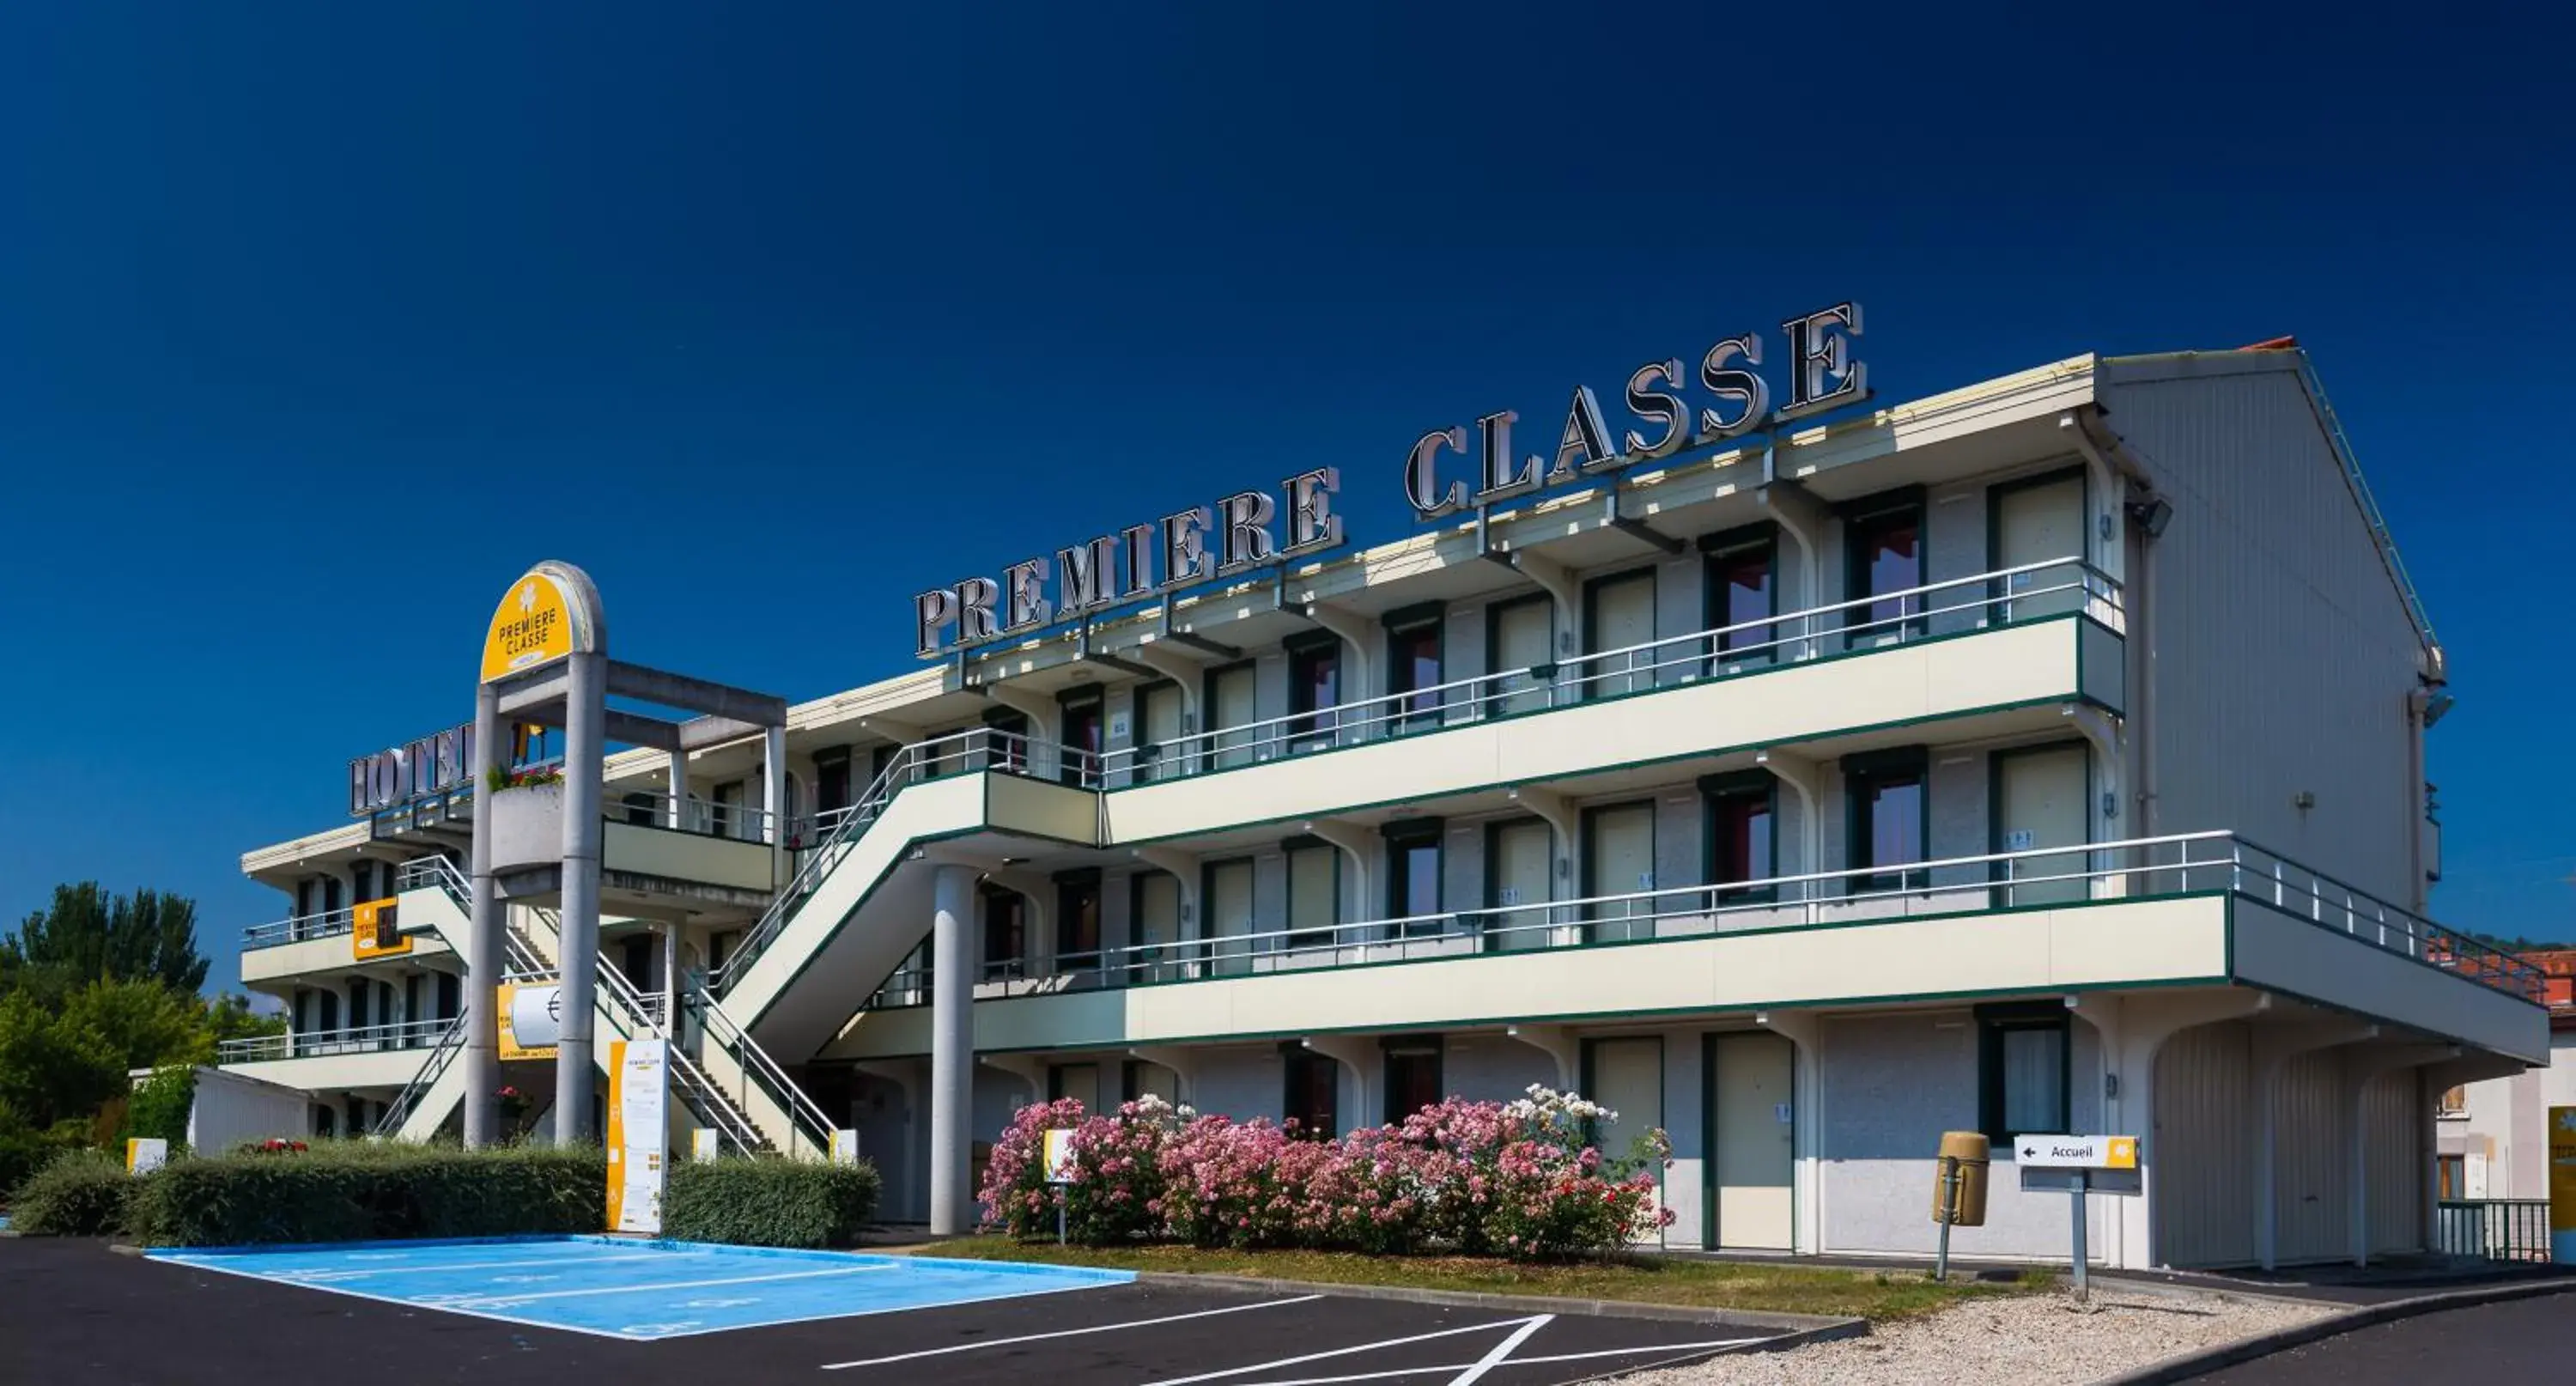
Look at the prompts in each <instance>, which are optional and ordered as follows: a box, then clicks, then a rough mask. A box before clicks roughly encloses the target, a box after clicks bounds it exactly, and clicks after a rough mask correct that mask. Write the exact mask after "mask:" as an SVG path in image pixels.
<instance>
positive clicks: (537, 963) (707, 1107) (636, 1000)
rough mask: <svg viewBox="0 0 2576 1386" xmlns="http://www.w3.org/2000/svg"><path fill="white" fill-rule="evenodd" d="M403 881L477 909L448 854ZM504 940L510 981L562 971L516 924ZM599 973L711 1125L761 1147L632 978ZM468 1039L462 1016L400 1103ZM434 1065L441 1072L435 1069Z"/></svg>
mask: <svg viewBox="0 0 2576 1386" xmlns="http://www.w3.org/2000/svg"><path fill="white" fill-rule="evenodd" d="M403 881H404V883H405V884H406V885H410V886H415V887H416V886H420V885H423V884H427V885H435V886H437V887H439V888H440V889H443V890H444V891H446V893H447V897H448V898H449V899H450V900H452V901H454V902H456V904H457V905H458V906H459V907H461V908H464V909H466V910H469V911H470V910H471V909H472V908H473V905H472V900H473V888H472V886H471V885H470V884H469V883H468V882H467V881H466V879H465V877H464V874H463V873H461V872H459V871H458V870H457V869H456V863H454V862H452V861H449V860H448V859H447V858H445V857H442V856H427V857H421V858H418V859H416V860H414V861H410V862H406V863H404V874H403ZM529 912H530V913H532V914H534V915H536V916H538V917H539V918H541V919H543V920H545V921H546V924H547V926H548V927H549V928H552V929H553V930H554V931H555V937H556V939H557V940H558V941H560V940H561V939H562V937H563V923H562V920H561V918H560V917H559V916H557V915H556V914H555V913H554V911H552V910H548V909H544V908H542V907H534V906H532V907H530V910H529ZM502 944H503V947H504V949H505V951H506V953H507V957H506V959H505V960H504V964H503V975H504V976H506V977H508V978H509V979H510V980H513V981H524V980H527V979H530V978H536V977H546V976H554V975H559V973H558V970H557V969H556V968H554V967H552V966H550V965H549V964H548V963H547V962H546V960H545V958H544V956H543V955H542V954H540V953H538V952H537V950H536V947H535V945H534V944H533V943H531V942H530V941H529V940H528V938H527V937H526V936H525V935H524V934H522V933H521V932H520V931H519V930H518V929H517V928H516V927H507V928H504V929H503V930H502ZM599 976H600V977H601V978H602V979H604V980H605V981H606V983H607V986H606V990H607V992H608V994H609V995H610V996H611V997H612V998H613V999H614V1000H615V1001H616V1002H617V1004H618V1006H619V1007H621V1008H622V1009H623V1010H624V1011H625V1012H626V1015H627V1017H628V1020H629V1029H630V1030H632V1029H637V1028H641V1029H645V1030H648V1031H649V1032H651V1033H652V1035H653V1036H654V1038H656V1039H660V1040H663V1041H664V1042H665V1043H666V1045H667V1046H668V1049H669V1052H670V1055H671V1071H672V1072H673V1073H674V1074H676V1075H678V1077H679V1079H680V1083H681V1086H682V1087H683V1088H688V1089H691V1090H693V1091H695V1092H696V1093H697V1094H698V1095H699V1096H700V1099H701V1101H700V1103H699V1104H698V1105H700V1107H701V1109H702V1112H703V1114H704V1115H706V1116H707V1117H708V1119H709V1120H708V1124H709V1125H712V1126H714V1127H715V1128H716V1129H717V1130H718V1131H720V1132H722V1133H723V1134H724V1135H725V1137H726V1138H727V1139H729V1140H731V1141H732V1142H733V1143H734V1145H735V1147H736V1148H737V1149H740V1150H743V1151H745V1152H749V1151H752V1150H756V1149H758V1148H759V1146H760V1139H761V1138H760V1132H759V1128H758V1127H756V1126H754V1125H752V1123H751V1119H750V1118H749V1117H748V1116H746V1115H745V1114H744V1113H742V1112H741V1111H739V1110H737V1109H735V1107H734V1106H733V1104H732V1102H731V1101H730V1100H729V1099H727V1098H726V1097H725V1096H724V1090H723V1089H722V1088H719V1087H717V1086H716V1084H715V1082H714V1081H713V1080H712V1079H710V1078H708V1077H707V1075H706V1074H705V1072H703V1071H702V1070H700V1069H699V1067H698V1066H697V1065H696V1064H695V1063H694V1062H692V1061H691V1060H690V1058H689V1056H688V1055H687V1054H685V1053H683V1052H682V1051H681V1048H680V1046H679V1045H678V1044H677V1043H676V1042H673V1041H672V1037H671V1033H670V1031H669V1030H668V1029H667V1028H666V1027H665V1026H664V1025H663V1024H662V1023H661V1022H660V1021H659V1020H657V1019H656V1018H655V1017H654V1016H653V1014H652V1012H651V1011H650V1010H649V1009H647V1008H646V1007H645V1005H644V1000H643V998H642V997H641V996H640V995H638V994H637V993H636V991H635V988H634V986H633V984H632V983H629V982H628V981H627V980H626V976H625V974H624V973H621V972H619V971H618V970H617V969H616V968H614V967H612V966H610V965H608V963H607V962H606V960H604V959H603V960H602V961H601V962H600V963H599ZM462 1038H463V1035H462V1029H461V1018H460V1021H459V1022H458V1023H451V1024H450V1026H449V1027H448V1033H447V1034H446V1035H444V1036H442V1037H441V1038H440V1040H439V1045H440V1048H439V1050H437V1051H434V1052H433V1053H432V1054H431V1056H430V1059H429V1060H428V1061H427V1062H425V1063H424V1064H423V1065H422V1070H421V1072H420V1073H418V1074H415V1075H413V1081H412V1084H411V1085H410V1086H407V1087H406V1088H405V1089H404V1093H403V1099H402V1100H401V1101H400V1102H399V1103H398V1104H397V1106H398V1107H400V1108H401V1109H403V1110H405V1111H407V1110H408V1108H409V1107H410V1106H411V1104H412V1103H413V1102H416V1101H417V1100H418V1094H417V1093H415V1092H414V1091H413V1088H415V1087H416V1088H418V1089H419V1091H420V1092H421V1093H425V1092H427V1091H428V1087H429V1085H430V1084H432V1083H435V1082H436V1081H438V1072H437V1071H444V1070H445V1068H446V1067H447V1065H448V1064H449V1063H450V1062H452V1061H453V1060H454V1058H455V1055H454V1053H453V1052H452V1051H453V1050H454V1049H455V1048H459V1047H462ZM763 1057H764V1058H766V1057H767V1056H765V1055H764V1056H763ZM433 1065H434V1066H435V1069H436V1070H437V1071H433ZM708 1099H712V1100H711V1101H710V1100H708ZM390 1115H391V1112H390V1110H389V1116H390ZM392 1120H393V1127H392V1129H393V1130H400V1129H401V1118H400V1117H399V1116H392ZM377 1129H378V1131H379V1132H383V1131H384V1130H386V1129H387V1128H386V1127H385V1126H384V1125H383V1124H382V1123H379V1125H378V1127H377Z"/></svg>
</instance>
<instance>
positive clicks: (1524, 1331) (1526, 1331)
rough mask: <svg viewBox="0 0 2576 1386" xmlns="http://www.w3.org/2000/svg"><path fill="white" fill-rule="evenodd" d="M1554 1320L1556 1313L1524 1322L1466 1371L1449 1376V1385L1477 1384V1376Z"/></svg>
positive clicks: (1480, 1375)
mask: <svg viewBox="0 0 2576 1386" xmlns="http://www.w3.org/2000/svg"><path fill="white" fill-rule="evenodd" d="M1554 1322H1556V1315H1554V1314H1541V1315H1539V1316H1538V1317H1537V1318H1534V1319H1532V1320H1530V1321H1529V1322H1528V1323H1525V1324H1522V1325H1521V1326H1520V1329H1519V1330H1518V1331H1517V1332H1515V1333H1513V1334H1512V1336H1510V1337H1508V1338H1505V1339H1504V1340H1502V1341H1501V1342H1499V1343H1496V1344H1494V1346H1493V1348H1492V1349H1491V1350H1490V1351H1488V1352H1486V1354H1485V1355H1484V1356H1482V1357H1479V1358H1477V1359H1476V1360H1475V1361H1473V1362H1470V1363H1468V1364H1467V1369H1466V1370H1465V1371H1462V1372H1460V1373H1458V1374H1457V1375H1456V1376H1453V1377H1451V1378H1449V1386H1476V1380H1477V1378H1479V1377H1482V1376H1483V1375H1484V1374H1485V1373H1487V1372H1489V1371H1492V1370H1493V1369H1494V1364H1495V1363H1497V1362H1500V1361H1503V1360H1504V1359H1506V1358H1508V1357H1510V1356H1511V1355H1512V1351H1513V1349H1515V1348H1518V1347H1519V1346H1520V1345H1521V1344H1523V1343H1526V1342H1528V1341H1529V1336H1530V1335H1531V1334H1533V1333H1536V1332H1537V1331H1539V1330H1540V1329H1542V1328H1545V1327H1547V1326H1548V1325H1549V1324H1551V1323H1554Z"/></svg>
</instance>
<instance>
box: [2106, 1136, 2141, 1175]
mask: <svg viewBox="0 0 2576 1386" xmlns="http://www.w3.org/2000/svg"><path fill="white" fill-rule="evenodd" d="M2109 1155H2110V1158H2109V1159H2107V1160H2105V1161H2103V1162H2102V1168H2104V1169H2136V1168H2137V1167H2138V1138H2137V1137H2135V1136H2113V1137H2112V1138H2111V1148H2110V1151H2109Z"/></svg>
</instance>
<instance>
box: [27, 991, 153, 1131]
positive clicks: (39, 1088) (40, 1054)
mask: <svg viewBox="0 0 2576 1386" xmlns="http://www.w3.org/2000/svg"><path fill="white" fill-rule="evenodd" d="M126 1068H127V1064H126V1062H125V1054H124V1051H123V1050H122V1049H120V1048H119V1047H118V1046H117V1045H116V1044H114V1043H112V1042H111V1041H110V1040H109V1039H108V1038H107V1037H106V1036H104V1035H101V1034H100V1033H99V1032H98V1031H96V1030H94V1029H91V1028H88V1027H87V1026H84V1025H78V1024H67V1023H65V1020H64V1017H62V1016H59V1015H55V1014H53V1013H51V1012H49V1011H48V1010H47V1009H46V1008H45V1007H44V1006H42V1005H40V1004H38V1003H37V1001H36V1000H35V999H34V998H33V997H31V996H28V995H25V994H23V993H21V994H18V995H13V996H0V1105H5V1106H6V1107H8V1108H9V1109H10V1110H11V1111H13V1112H15V1113H16V1114H17V1115H18V1117H19V1118H20V1119H21V1120H23V1121H24V1122H25V1123H26V1125H28V1126H29V1127H32V1128H34V1129H36V1130H39V1131H42V1130H47V1129H50V1128H51V1127H53V1126H54V1125H56V1124H57V1123H59V1122H64V1121H71V1120H75V1119H78V1118H82V1117H86V1116H88V1115H90V1114H91V1113H94V1112H96V1111H97V1110H98V1108H99V1106H100V1104H102V1103H104V1102H106V1101H107V1100H108V1099H109V1098H111V1097H115V1096H117V1095H119V1094H121V1093H123V1092H124V1091H125V1090H126V1086H127V1083H126V1077H125V1071H126Z"/></svg>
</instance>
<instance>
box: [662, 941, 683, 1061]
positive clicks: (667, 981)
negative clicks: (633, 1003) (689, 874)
mask: <svg viewBox="0 0 2576 1386" xmlns="http://www.w3.org/2000/svg"><path fill="white" fill-rule="evenodd" d="M659 927H660V929H661V931H662V1028H663V1029H665V1030H667V1031H669V1032H670V1033H671V1034H672V1035H673V1036H674V1037H676V1036H678V1034H679V1033H680V926H679V925H678V924H676V923H673V922H671V921H668V920H665V921H663V923H662V924H661V925H660V926H659Z"/></svg>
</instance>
